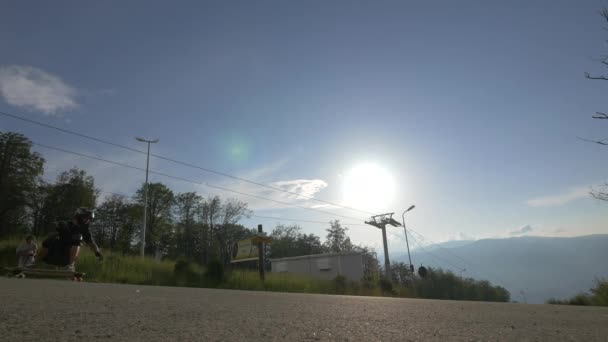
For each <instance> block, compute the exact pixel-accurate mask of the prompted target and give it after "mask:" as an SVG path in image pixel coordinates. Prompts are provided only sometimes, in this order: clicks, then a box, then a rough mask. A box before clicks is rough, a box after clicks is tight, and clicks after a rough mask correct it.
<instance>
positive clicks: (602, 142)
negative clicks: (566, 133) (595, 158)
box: [577, 137, 608, 146]
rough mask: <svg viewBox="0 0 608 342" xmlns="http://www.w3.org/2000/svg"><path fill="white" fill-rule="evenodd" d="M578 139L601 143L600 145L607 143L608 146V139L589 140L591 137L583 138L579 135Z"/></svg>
mask: <svg viewBox="0 0 608 342" xmlns="http://www.w3.org/2000/svg"><path fill="white" fill-rule="evenodd" d="M577 138H578V139H580V140H582V141H586V142H590V143H595V144H600V145H606V146H608V142H606V141H607V140H608V139H603V140H589V139H585V138H581V137H577Z"/></svg>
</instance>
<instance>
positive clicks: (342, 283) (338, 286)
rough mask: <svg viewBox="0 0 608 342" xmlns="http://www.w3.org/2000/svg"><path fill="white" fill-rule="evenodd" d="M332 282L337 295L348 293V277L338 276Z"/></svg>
mask: <svg viewBox="0 0 608 342" xmlns="http://www.w3.org/2000/svg"><path fill="white" fill-rule="evenodd" d="M331 282H332V287H333V290H334V293H336V294H344V293H346V277H344V276H343V275H339V274H338V275H337V276H336V277H335V278H334V279H333V280H332V281H331Z"/></svg>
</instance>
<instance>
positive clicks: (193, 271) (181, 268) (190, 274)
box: [173, 260, 202, 286]
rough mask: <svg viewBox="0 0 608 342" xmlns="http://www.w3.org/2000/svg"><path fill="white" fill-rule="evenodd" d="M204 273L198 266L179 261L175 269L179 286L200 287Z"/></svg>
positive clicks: (174, 275) (176, 282)
mask: <svg viewBox="0 0 608 342" xmlns="http://www.w3.org/2000/svg"><path fill="white" fill-rule="evenodd" d="M201 273H202V271H201V268H200V266H198V265H197V264H195V263H193V262H190V261H187V260H178V261H177V262H176V263H175V266H174V268H173V277H174V279H175V285H177V286H198V285H200V284H201V276H202V274H201Z"/></svg>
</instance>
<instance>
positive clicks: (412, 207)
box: [401, 205, 416, 274]
mask: <svg viewBox="0 0 608 342" xmlns="http://www.w3.org/2000/svg"><path fill="white" fill-rule="evenodd" d="M414 208H416V206H415V205H412V206H410V207H409V208H408V209H407V210H406V211H404V212H403V214H401V222H402V223H403V232H404V233H405V245H406V246H407V258H408V259H409V260H410V272H412V274H413V273H414V265H412V257H411V255H410V243H409V241H408V240H407V229H405V213H407V212H408V211H410V210H412V209H414Z"/></svg>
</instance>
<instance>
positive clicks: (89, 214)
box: [74, 207, 95, 223]
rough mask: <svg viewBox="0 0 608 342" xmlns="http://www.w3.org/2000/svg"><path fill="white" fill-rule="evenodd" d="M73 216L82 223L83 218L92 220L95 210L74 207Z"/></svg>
mask: <svg viewBox="0 0 608 342" xmlns="http://www.w3.org/2000/svg"><path fill="white" fill-rule="evenodd" d="M74 217H75V218H76V219H77V220H78V222H79V223H84V222H85V220H89V221H93V219H94V218H95V212H94V211H93V210H92V209H89V208H85V207H80V208H78V209H76V212H75V213H74Z"/></svg>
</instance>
